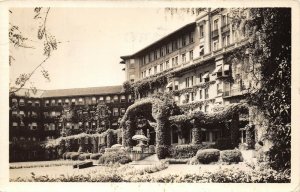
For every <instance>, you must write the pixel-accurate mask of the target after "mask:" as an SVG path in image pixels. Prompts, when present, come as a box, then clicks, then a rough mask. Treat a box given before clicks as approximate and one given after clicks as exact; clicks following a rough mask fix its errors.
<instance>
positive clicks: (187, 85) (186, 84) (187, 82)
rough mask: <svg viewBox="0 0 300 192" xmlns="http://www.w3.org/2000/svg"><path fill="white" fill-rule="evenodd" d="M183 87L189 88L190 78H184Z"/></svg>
mask: <svg viewBox="0 0 300 192" xmlns="http://www.w3.org/2000/svg"><path fill="white" fill-rule="evenodd" d="M185 87H190V78H189V77H187V78H185Z"/></svg>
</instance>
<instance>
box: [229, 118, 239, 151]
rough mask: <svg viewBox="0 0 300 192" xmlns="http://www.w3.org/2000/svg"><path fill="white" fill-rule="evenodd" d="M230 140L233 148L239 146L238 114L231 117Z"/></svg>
mask: <svg viewBox="0 0 300 192" xmlns="http://www.w3.org/2000/svg"><path fill="white" fill-rule="evenodd" d="M230 139H231V143H232V146H233V147H237V146H238V144H239V114H238V113H234V114H233V115H232V120H231V126H230Z"/></svg>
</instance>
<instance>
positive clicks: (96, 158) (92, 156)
mask: <svg viewBox="0 0 300 192" xmlns="http://www.w3.org/2000/svg"><path fill="white" fill-rule="evenodd" d="M101 155H102V154H101V153H94V154H91V156H90V159H93V160H98V159H99V158H100V157H101Z"/></svg>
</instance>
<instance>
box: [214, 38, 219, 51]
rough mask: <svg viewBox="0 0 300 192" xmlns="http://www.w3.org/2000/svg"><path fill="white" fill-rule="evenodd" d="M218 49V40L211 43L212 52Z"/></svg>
mask: <svg viewBox="0 0 300 192" xmlns="http://www.w3.org/2000/svg"><path fill="white" fill-rule="evenodd" d="M218 49H219V40H215V41H214V42H213V50H214V51H216V50H218Z"/></svg>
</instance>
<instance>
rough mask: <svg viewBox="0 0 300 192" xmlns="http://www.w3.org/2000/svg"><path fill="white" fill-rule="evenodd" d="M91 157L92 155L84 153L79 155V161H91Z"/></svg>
mask: <svg viewBox="0 0 300 192" xmlns="http://www.w3.org/2000/svg"><path fill="white" fill-rule="evenodd" d="M90 156H91V154H89V153H83V154H80V155H79V157H78V160H81V161H84V160H86V159H90Z"/></svg>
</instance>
